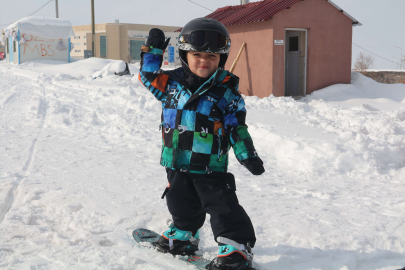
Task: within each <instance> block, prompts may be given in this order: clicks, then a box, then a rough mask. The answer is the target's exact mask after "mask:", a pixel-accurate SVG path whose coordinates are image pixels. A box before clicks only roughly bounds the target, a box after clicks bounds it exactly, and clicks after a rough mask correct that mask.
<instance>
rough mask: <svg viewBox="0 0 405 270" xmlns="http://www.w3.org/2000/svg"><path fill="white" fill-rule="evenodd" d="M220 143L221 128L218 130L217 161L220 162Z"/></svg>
mask: <svg viewBox="0 0 405 270" xmlns="http://www.w3.org/2000/svg"><path fill="white" fill-rule="evenodd" d="M221 141H222V128H219V129H218V160H217V161H221Z"/></svg>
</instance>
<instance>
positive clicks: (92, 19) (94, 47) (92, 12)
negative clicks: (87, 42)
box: [91, 0, 96, 57]
mask: <svg viewBox="0 0 405 270" xmlns="http://www.w3.org/2000/svg"><path fill="white" fill-rule="evenodd" d="M91 36H92V38H91V56H92V57H95V56H96V52H95V51H96V46H95V40H96V26H95V25H94V0H91Z"/></svg>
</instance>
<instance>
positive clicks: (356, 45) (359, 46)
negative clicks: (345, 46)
mask: <svg viewBox="0 0 405 270" xmlns="http://www.w3.org/2000/svg"><path fill="white" fill-rule="evenodd" d="M353 45H356V46H357V47H359V48H360V49H363V50H365V51H366V52H369V53H371V54H373V55H375V56H377V57H380V58H382V59H384V60H387V61H389V62H391V63H394V64H396V65H398V63H396V62H394V61H391V60H388V59H387V58H384V57H382V56H379V55H377V54H375V53H373V52H370V51H369V50H366V49H364V48H363V47H360V46H359V45H357V44H355V43H353Z"/></svg>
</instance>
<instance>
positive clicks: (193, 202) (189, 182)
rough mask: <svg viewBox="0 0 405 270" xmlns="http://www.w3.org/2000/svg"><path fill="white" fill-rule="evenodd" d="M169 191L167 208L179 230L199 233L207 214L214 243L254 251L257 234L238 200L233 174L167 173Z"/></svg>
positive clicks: (170, 171)
mask: <svg viewBox="0 0 405 270" xmlns="http://www.w3.org/2000/svg"><path fill="white" fill-rule="evenodd" d="M166 171H167V179H168V180H169V183H170V187H169V188H168V190H167V193H166V200H167V206H168V208H169V212H170V214H171V215H172V218H173V222H174V225H175V226H176V228H178V229H180V230H184V231H191V232H193V234H195V233H196V232H197V230H198V229H200V228H201V227H202V226H203V224H204V221H205V216H206V214H207V213H208V214H209V215H210V216H211V219H210V221H211V228H212V231H213V233H214V237H215V240H216V239H217V237H218V236H222V237H226V238H228V239H231V240H234V241H236V242H238V243H239V244H244V245H246V244H247V243H248V242H249V244H250V246H251V247H254V245H255V242H256V237H255V231H254V229H253V225H252V222H251V221H250V218H249V216H248V215H247V214H246V212H245V210H244V209H243V207H242V206H241V205H240V204H239V201H238V198H237V197H236V193H235V191H236V185H235V178H234V176H233V174H231V173H215V172H214V173H212V174H193V173H185V172H180V171H174V170H171V169H166Z"/></svg>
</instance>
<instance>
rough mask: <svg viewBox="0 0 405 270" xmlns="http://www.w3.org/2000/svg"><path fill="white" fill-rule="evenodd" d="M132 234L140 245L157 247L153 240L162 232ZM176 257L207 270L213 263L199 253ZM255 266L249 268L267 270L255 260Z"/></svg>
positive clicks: (251, 269)
mask: <svg viewBox="0 0 405 270" xmlns="http://www.w3.org/2000/svg"><path fill="white" fill-rule="evenodd" d="M132 236H133V237H134V239H135V241H136V242H137V243H138V247H140V248H149V249H155V247H154V245H153V242H156V241H157V240H158V239H159V237H160V234H158V233H156V232H154V231H151V230H147V229H135V230H134V231H133V232H132ZM155 250H156V249H155ZM156 251H157V250H156ZM175 257H176V258H177V259H179V260H181V261H184V262H185V263H187V264H191V265H194V266H195V267H196V268H197V269H201V270H206V269H207V268H206V267H207V265H209V264H210V263H211V261H209V260H207V259H204V258H203V257H202V256H199V255H191V256H175ZM253 267H254V268H249V270H265V269H263V268H261V267H260V266H259V265H257V264H256V263H254V262H253Z"/></svg>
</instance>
